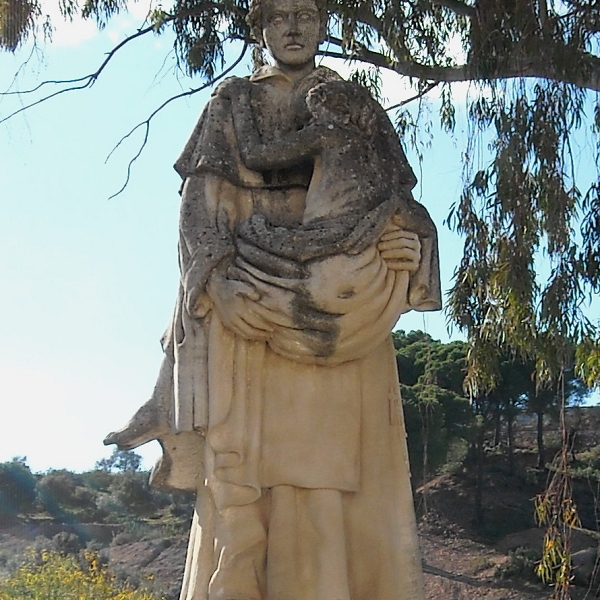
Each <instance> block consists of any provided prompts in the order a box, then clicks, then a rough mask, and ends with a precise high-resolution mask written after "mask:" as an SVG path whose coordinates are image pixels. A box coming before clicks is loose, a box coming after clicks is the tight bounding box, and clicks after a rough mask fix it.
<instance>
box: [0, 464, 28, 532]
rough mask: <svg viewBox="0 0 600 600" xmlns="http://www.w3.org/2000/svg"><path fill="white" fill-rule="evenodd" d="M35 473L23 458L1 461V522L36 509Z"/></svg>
mask: <svg viewBox="0 0 600 600" xmlns="http://www.w3.org/2000/svg"><path fill="white" fill-rule="evenodd" d="M36 485H37V480H36V478H35V475H33V473H32V472H31V471H30V470H29V467H28V466H27V465H26V464H25V462H24V461H23V460H22V459H14V460H12V461H10V462H4V463H0V523H1V522H2V521H5V522H6V521H11V520H13V519H14V518H16V516H17V515H19V514H21V515H22V514H29V513H31V512H33V511H34V510H35V505H36V499H37V492H36Z"/></svg>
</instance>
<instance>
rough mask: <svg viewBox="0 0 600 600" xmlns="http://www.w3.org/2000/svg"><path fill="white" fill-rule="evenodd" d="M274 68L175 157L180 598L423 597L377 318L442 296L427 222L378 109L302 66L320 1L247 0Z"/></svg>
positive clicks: (171, 399) (223, 91)
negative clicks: (190, 512)
mask: <svg viewBox="0 0 600 600" xmlns="http://www.w3.org/2000/svg"><path fill="white" fill-rule="evenodd" d="M248 18H249V22H250V24H251V26H252V27H253V31H254V34H255V36H256V38H257V40H259V42H261V43H263V44H264V45H265V46H266V48H267V49H268V51H269V53H270V54H271V56H272V58H273V62H274V65H272V66H264V67H261V68H260V69H258V70H257V71H256V72H254V73H253V74H252V75H251V76H250V77H249V78H231V79H228V80H226V81H225V82H223V83H222V84H221V85H220V86H219V87H217V89H216V90H215V92H214V94H213V96H212V98H211V100H210V101H209V103H208V105H207V106H206V108H205V110H204V112H203V114H202V116H201V118H200V120H199V122H198V124H197V126H196V128H195V129H194V131H193V132H192V135H191V138H190V140H189V142H188V144H187V145H186V147H185V149H184V151H183V153H182V155H181V157H180V158H179V160H178V161H177V163H176V165H175V168H176V169H177V171H178V172H179V174H180V175H181V177H182V179H183V186H182V189H181V196H182V204H181V220H180V244H179V252H180V267H181V283H180V289H179V297H178V301H177V303H176V308H175V313H174V315H173V319H172V321H171V324H170V326H169V328H168V329H167V332H166V333H165V335H164V338H163V348H164V352H165V356H164V361H163V364H162V367H161V370H160V373H159V377H158V380H157V384H156V387H155V389H154V393H153V394H152V396H151V398H150V400H149V401H148V402H147V403H146V404H145V405H144V406H142V407H141V408H140V409H139V410H138V412H137V413H136V414H135V415H134V416H133V418H132V419H131V421H130V422H129V423H128V424H127V425H126V426H125V427H124V428H123V429H121V430H119V431H117V432H114V433H111V434H110V435H109V436H108V437H107V438H106V440H105V443H107V444H113V443H114V444H117V445H118V447H119V448H121V449H131V448H135V447H137V446H139V445H141V444H143V443H145V442H147V441H149V440H153V439H157V440H158V441H159V442H160V443H161V445H162V448H163V457H162V459H161V460H160V461H159V463H158V465H157V466H156V467H155V470H154V471H153V474H152V480H153V482H154V483H155V484H157V485H162V486H171V487H175V488H180V489H188V490H194V491H196V492H197V504H196V510H195V514H194V519H193V522H192V528H191V534H190V541H189V548H188V556H187V562H186V568H185V575H184V582H183V589H182V592H181V600H422V598H423V587H422V574H421V566H420V557H419V550H418V541H417V535H416V523H415V518H414V510H413V506H412V494H411V488H410V481H409V470H408V456H407V450H406V443H405V432H404V423H403V418H402V407H401V403H400V397H399V386H398V375H397V371H396V362H395V358H394V351H393V346H392V343H391V339H390V331H391V329H392V327H393V326H394V324H395V323H396V321H397V319H398V317H399V316H400V315H401V314H402V313H404V312H406V311H408V310H413V309H414V310H437V309H439V307H440V290H439V274H438V262H437V260H438V259H437V237H436V231H435V227H434V225H433V223H432V221H431V219H430V217H429V215H428V213H427V211H426V210H425V208H424V207H423V206H422V205H420V204H419V203H417V202H416V201H415V200H414V199H413V197H412V193H411V190H412V188H413V187H414V185H415V183H416V180H415V177H414V174H413V172H412V170H411V168H410V166H409V165H408V162H407V161H406V157H405V156H404V153H403V151H402V148H401V146H400V143H399V140H398V138H397V136H396V134H395V132H394V130H393V127H392V125H391V123H390V121H389V119H388V118H387V115H386V114H385V112H384V111H383V109H382V108H381V107H380V106H379V105H378V104H377V103H376V102H375V101H374V100H373V99H372V98H371V97H370V96H369V94H368V93H367V92H366V91H365V90H363V89H362V88H360V87H359V86H357V85H356V84H353V83H349V82H345V81H342V80H341V78H340V77H339V76H338V75H337V74H336V73H335V72H333V71H331V70H329V69H327V68H324V67H315V60H314V59H315V55H316V52H317V48H318V45H319V43H320V42H321V41H323V40H324V37H325V34H326V28H327V13H326V10H325V3H324V2H323V0H254V2H253V4H252V5H251V10H250V13H249V17H248Z"/></svg>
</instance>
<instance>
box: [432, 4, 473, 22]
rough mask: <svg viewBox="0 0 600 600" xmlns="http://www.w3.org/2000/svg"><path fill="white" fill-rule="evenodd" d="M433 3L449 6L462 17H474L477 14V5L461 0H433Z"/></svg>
mask: <svg viewBox="0 0 600 600" xmlns="http://www.w3.org/2000/svg"><path fill="white" fill-rule="evenodd" d="M431 3H432V4H437V5H438V6H443V7H444V8H448V9H449V10H451V11H452V12H453V13H456V14H457V15H460V16H461V17H469V18H473V17H474V16H475V7H474V6H471V5H470V4H465V3H464V2H461V1H460V0H431Z"/></svg>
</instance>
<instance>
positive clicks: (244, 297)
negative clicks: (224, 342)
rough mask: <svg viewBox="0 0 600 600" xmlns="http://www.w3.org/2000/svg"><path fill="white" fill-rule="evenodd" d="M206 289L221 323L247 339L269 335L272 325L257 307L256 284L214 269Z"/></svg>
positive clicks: (257, 338)
mask: <svg viewBox="0 0 600 600" xmlns="http://www.w3.org/2000/svg"><path fill="white" fill-rule="evenodd" d="M207 291H208V295H209V296H210V298H211V300H212V301H213V304H214V309H215V310H216V312H217V314H218V315H219V318H220V319H221V321H222V323H223V325H225V327H227V328H228V329H229V330H230V331H232V332H233V333H235V334H236V335H239V336H240V337H243V338H245V339H248V340H266V339H268V338H269V336H270V334H271V332H272V331H273V328H272V326H271V325H270V324H269V323H268V322H267V321H266V320H265V319H264V318H263V317H262V316H261V315H259V314H258V312H257V311H256V306H257V302H258V301H259V300H260V294H259V293H258V291H257V290H256V288H255V287H253V286H252V285H250V284H248V283H246V282H243V281H237V280H234V279H228V278H227V277H225V276H224V275H223V274H222V273H220V272H218V271H214V272H213V274H212V275H211V277H210V279H209V281H208V285H207Z"/></svg>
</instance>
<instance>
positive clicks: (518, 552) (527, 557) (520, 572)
mask: <svg viewBox="0 0 600 600" xmlns="http://www.w3.org/2000/svg"><path fill="white" fill-rule="evenodd" d="M539 560H540V553H539V552H536V551H535V550H532V549H531V548H526V547H524V546H519V547H518V548H515V549H514V550H510V551H509V553H508V561H506V562H505V563H504V564H502V565H498V566H497V567H496V573H495V575H496V577H498V578H500V579H526V580H531V581H538V578H537V576H536V574H535V567H536V564H537V563H538V562H539Z"/></svg>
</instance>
